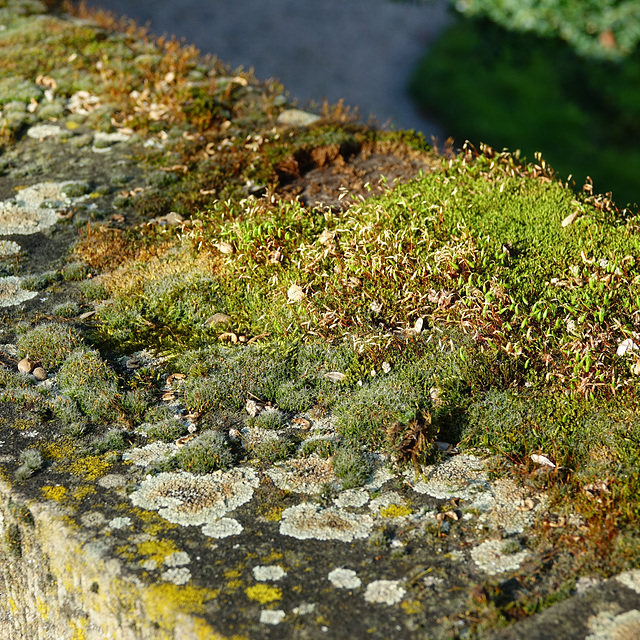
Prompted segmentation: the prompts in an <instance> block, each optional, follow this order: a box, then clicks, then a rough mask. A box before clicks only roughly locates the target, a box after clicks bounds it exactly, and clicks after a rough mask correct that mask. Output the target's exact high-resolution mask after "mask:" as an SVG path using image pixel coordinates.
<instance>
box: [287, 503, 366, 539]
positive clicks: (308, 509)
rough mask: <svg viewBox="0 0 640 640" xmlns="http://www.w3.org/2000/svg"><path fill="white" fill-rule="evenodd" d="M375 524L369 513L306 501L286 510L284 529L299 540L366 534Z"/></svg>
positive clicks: (340, 537)
mask: <svg viewBox="0 0 640 640" xmlns="http://www.w3.org/2000/svg"><path fill="white" fill-rule="evenodd" d="M372 527H373V519H372V518H371V516H368V515H359V514H355V513H350V512H348V511H345V510H344V509H339V508H337V507H328V508H326V509H321V508H320V507H319V506H318V505H316V504H311V503H307V502H303V503H302V504H299V505H296V506H295V507H289V508H288V509H285V510H284V511H283V512H282V520H281V522H280V533H281V534H283V535H286V536H291V537H293V538H298V540H308V539H315V540H341V541H342V542H351V541H352V540H355V539H358V538H366V537H367V536H368V535H369V533H370V532H371V528H372Z"/></svg>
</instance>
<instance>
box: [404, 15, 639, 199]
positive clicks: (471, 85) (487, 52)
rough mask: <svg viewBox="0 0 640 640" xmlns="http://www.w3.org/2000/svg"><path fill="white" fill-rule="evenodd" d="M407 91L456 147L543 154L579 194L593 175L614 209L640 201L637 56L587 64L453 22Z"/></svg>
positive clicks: (531, 41)
mask: <svg viewBox="0 0 640 640" xmlns="http://www.w3.org/2000/svg"><path fill="white" fill-rule="evenodd" d="M472 4H475V3H472ZM586 4H590V3H586ZM598 4H602V3H598ZM410 90H411V93H412V95H413V96H414V98H415V99H416V101H417V102H418V103H419V105H421V106H422V107H423V108H424V109H425V110H426V111H427V112H429V113H431V114H433V115H434V116H435V117H437V118H438V119H439V120H440V121H441V122H442V123H443V125H444V126H445V128H446V129H447V131H449V132H450V133H451V134H452V135H453V136H454V138H455V140H456V143H457V144H462V142H463V141H464V140H465V139H468V140H470V141H471V142H472V143H474V144H478V143H479V142H484V143H486V144H489V145H491V146H493V147H494V148H498V149H501V148H505V147H506V148H508V149H510V150H512V151H513V150H516V149H520V150H521V151H522V153H523V154H524V155H525V156H526V157H527V158H529V159H533V155H534V152H536V151H540V152H542V154H543V156H544V158H545V160H546V161H547V162H549V163H550V164H551V165H552V166H553V167H554V169H555V170H556V171H557V172H558V173H559V174H560V176H561V177H563V178H565V179H566V178H567V177H568V176H569V175H570V174H571V175H573V177H574V179H575V182H576V185H577V187H580V186H582V184H583V181H584V179H585V178H586V176H587V175H589V176H591V177H592V178H593V180H594V184H595V189H596V191H599V192H607V191H613V195H614V198H615V199H616V201H617V203H618V204H619V205H621V206H624V205H626V204H629V203H634V202H639V201H640V189H639V188H638V186H637V176H638V175H639V174H640V52H639V51H634V52H633V53H632V54H630V55H629V56H627V57H626V58H624V59H621V60H619V61H612V60H602V59H601V60H596V59H588V58H585V57H581V56H579V55H578V54H577V53H576V52H575V51H574V50H573V49H572V48H571V47H569V46H567V45H566V44H565V43H563V42H562V41H561V40H559V39H553V38H544V37H541V36H537V35H533V34H530V33H529V34H526V33H516V32H511V31H507V30H505V29H503V28H501V27H500V26H497V25H496V24H494V23H493V22H491V21H489V20H467V19H459V20H457V21H456V22H455V23H454V24H453V25H452V26H451V27H450V28H449V29H448V30H447V31H446V32H445V33H443V35H442V37H441V38H440V39H439V40H438V42H436V43H435V45H434V46H433V47H431V48H430V50H429V51H428V53H427V54H426V55H425V56H424V57H423V59H422V60H421V61H420V63H419V64H418V66H417V68H416V69H415V71H414V74H413V76H412V78H411V81H410Z"/></svg>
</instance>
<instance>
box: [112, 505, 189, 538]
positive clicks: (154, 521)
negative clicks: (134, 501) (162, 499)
mask: <svg viewBox="0 0 640 640" xmlns="http://www.w3.org/2000/svg"><path fill="white" fill-rule="evenodd" d="M118 506H119V507H121V508H125V509H129V511H130V512H131V513H133V514H134V515H135V516H136V517H137V518H139V519H140V520H142V522H143V523H144V525H143V527H142V528H143V530H144V532H145V533H148V534H149V535H150V536H157V535H158V534H159V533H162V532H163V531H166V530H167V529H176V528H177V527H178V526H179V525H177V524H175V523H174V522H169V521H168V520H165V519H164V518H161V517H160V516H159V515H158V514H157V513H156V512H155V511H149V510H147V509H140V508H139V507H129V505H128V504H127V503H126V502H125V503H123V504H121V505H118Z"/></svg>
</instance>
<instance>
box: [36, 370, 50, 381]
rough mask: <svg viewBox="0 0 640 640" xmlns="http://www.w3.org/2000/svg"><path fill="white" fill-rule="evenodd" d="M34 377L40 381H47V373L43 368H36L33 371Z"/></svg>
mask: <svg viewBox="0 0 640 640" xmlns="http://www.w3.org/2000/svg"><path fill="white" fill-rule="evenodd" d="M33 377H34V378H35V379H36V380H39V381H42V380H46V379H47V372H46V371H45V370H44V369H43V368H42V367H36V368H35V369H34V370H33Z"/></svg>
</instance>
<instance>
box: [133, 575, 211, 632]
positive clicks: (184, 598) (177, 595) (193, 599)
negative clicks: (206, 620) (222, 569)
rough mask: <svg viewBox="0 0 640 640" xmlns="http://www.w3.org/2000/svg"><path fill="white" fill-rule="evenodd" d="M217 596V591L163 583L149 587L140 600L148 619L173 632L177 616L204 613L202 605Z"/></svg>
mask: <svg viewBox="0 0 640 640" xmlns="http://www.w3.org/2000/svg"><path fill="white" fill-rule="evenodd" d="M219 594H220V591H219V590H218V589H202V588H200V587H193V586H190V585H184V586H181V587H179V586H176V585H175V584H171V583H164V584H152V585H149V586H148V587H147V588H146V589H144V590H143V592H142V594H141V597H140V599H141V601H142V603H143V605H144V607H145V609H146V611H147V615H148V616H149V618H150V619H151V620H152V621H153V622H156V623H157V624H158V625H159V626H160V628H162V629H163V630H167V631H171V632H173V629H174V627H175V622H176V619H177V618H178V617H179V616H184V615H188V614H198V613H200V614H202V613H204V603H205V602H207V601H208V600H213V599H215V598H217V597H218V595H219ZM171 637H173V635H172V636H171Z"/></svg>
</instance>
